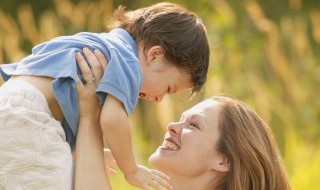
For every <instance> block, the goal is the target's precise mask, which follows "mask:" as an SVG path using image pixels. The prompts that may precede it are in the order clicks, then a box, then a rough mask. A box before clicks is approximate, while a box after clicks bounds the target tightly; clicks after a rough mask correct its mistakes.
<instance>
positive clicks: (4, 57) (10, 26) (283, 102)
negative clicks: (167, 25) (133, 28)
mask: <svg viewBox="0 0 320 190" xmlns="http://www.w3.org/2000/svg"><path fill="white" fill-rule="evenodd" d="M155 2H157V1H155V0H152V1H148V2H145V1H141V0H140V1H138V0H133V1H125V0H121V1H120V0H118V1H116V0H115V1H111V0H101V1H98V0H96V1H89V0H86V1H85V0H83V1H80V0H77V1H76V0H73V1H71V0H55V1H53V0H45V1H34V0H33V1H31V0H30V1H29V2H26V1H9V2H8V1H7V2H5V3H4V1H1V2H0V6H1V7H0V63H10V62H15V61H19V60H20V59H21V58H23V57H24V56H26V55H28V54H29V53H30V51H31V48H32V47H33V46H35V45H36V44H38V43H41V42H43V41H46V40H50V39H52V38H53V37H57V36H60V35H71V34H74V33H76V32H80V31H90V32H105V31H107V22H108V20H109V19H110V18H111V15H112V12H113V9H114V8H115V7H117V6H118V5H119V4H123V5H125V6H127V7H128V8H129V9H136V8H139V7H142V6H147V5H150V4H152V3H155ZM172 2H176V3H179V4H182V5H184V6H186V7H187V8H188V9H190V10H192V11H194V12H196V13H197V14H198V15H199V16H200V17H201V18H202V19H203V22H204V23H205V25H206V26H207V28H208V35H209V40H210V46H211V52H212V53H211V65H210V71H209V76H208V82H207V84H206V87H205V89H204V90H203V91H202V93H200V94H199V95H198V96H197V97H196V98H195V99H194V100H193V101H190V102H183V103H181V101H180V100H182V99H183V98H184V95H185V94H181V95H175V96H172V97H166V98H165V99H164V100H163V102H162V103H161V104H154V103H141V102H140V103H139V105H138V109H137V110H136V111H135V112H134V114H133V116H132V124H133V125H134V126H135V128H134V131H135V139H134V140H135V147H136V151H137V155H139V156H140V157H138V159H139V160H140V161H141V162H142V163H144V164H147V158H148V155H150V154H151V152H152V151H153V150H154V149H155V147H156V146H157V145H158V144H160V143H161V141H162V136H163V134H164V132H165V127H166V125H167V123H169V122H170V121H174V120H178V119H179V116H180V114H181V113H182V112H183V111H184V110H185V109H187V108H190V107H191V106H192V105H194V104H195V103H197V102H199V101H201V100H203V99H204V98H206V97H210V96H212V95H216V94H227V95H231V96H233V97H236V98H239V99H241V100H243V101H245V102H247V103H248V104H249V105H250V106H252V107H254V108H255V110H257V112H258V113H259V114H260V115H261V116H262V117H263V118H264V119H265V120H266V121H267V122H268V123H269V124H270V126H271V127H272V129H273V131H274V133H275V136H276V140H277V142H278V144H279V146H280V149H281V154H282V156H283V158H284V164H285V166H286V168H287V171H288V175H289V177H290V181H291V184H292V186H293V189H296V190H300V189H301V190H303V189H317V188H318V187H319V186H320V182H319V180H318V179H319V178H320V172H319V170H320V151H319V148H318V147H319V145H320V141H319V139H320V138H319V137H320V89H319V86H320V64H319V62H320V54H319V52H320V51H319V50H320V4H319V3H317V2H316V1H301V0H289V1H284V0H281V1H279V0H270V1H263V0H251V1H249V0H248V1H235V0H226V1H223V0H210V1H205V0H198V1H191V0H183V1H182V0H175V1H172ZM111 179H112V183H113V185H114V186H115V189H133V188H132V187H129V186H128V185H127V184H126V183H125V182H124V180H123V178H122V177H121V175H120V174H118V175H117V176H116V177H111Z"/></svg>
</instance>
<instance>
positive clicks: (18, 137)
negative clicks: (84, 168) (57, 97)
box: [0, 80, 72, 190]
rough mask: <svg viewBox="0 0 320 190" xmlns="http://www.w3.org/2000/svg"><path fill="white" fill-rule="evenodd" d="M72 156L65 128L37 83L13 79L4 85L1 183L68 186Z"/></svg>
mask: <svg viewBox="0 0 320 190" xmlns="http://www.w3.org/2000/svg"><path fill="white" fill-rule="evenodd" d="M71 185H72V156H71V151H70V147H69V145H68V143H67V142H66V140H65V134H64V131H63V129H62V127H61V125H60V123H59V122H58V121H56V120H55V119H54V118H53V117H52V116H51V113H50V111H49V108H48V105H47V103H46V100H45V98H44V96H43V95H42V94H41V93H40V92H39V91H38V90H37V89H36V88H35V87H33V86H31V85H30V84H28V83H25V82H21V81H17V80H16V81H9V82H8V83H5V84H4V85H3V86H2V87H1V88H0V187H1V186H3V187H4V188H5V189H8V190H16V189H46V190H47V189H48V190H51V189H66V190H70V189H71Z"/></svg>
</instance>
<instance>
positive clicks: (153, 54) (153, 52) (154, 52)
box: [147, 46, 164, 63]
mask: <svg viewBox="0 0 320 190" xmlns="http://www.w3.org/2000/svg"><path fill="white" fill-rule="evenodd" d="M160 56H164V50H163V48H162V47H161V46H152V47H151V48H150V49H149V50H148V52H147V62H148V63H151V62H152V61H153V60H154V59H156V58H157V57H160Z"/></svg>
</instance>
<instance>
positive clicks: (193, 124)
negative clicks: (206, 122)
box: [190, 123, 199, 129]
mask: <svg viewBox="0 0 320 190" xmlns="http://www.w3.org/2000/svg"><path fill="white" fill-rule="evenodd" d="M190 126H191V127H193V128H197V129H199V127H198V125H197V124H196V123H190Z"/></svg>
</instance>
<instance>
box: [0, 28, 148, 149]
mask: <svg viewBox="0 0 320 190" xmlns="http://www.w3.org/2000/svg"><path fill="white" fill-rule="evenodd" d="M84 47H88V48H89V49H91V50H95V49H99V50H100V51H101V52H102V53H103V54H104V55H105V56H106V57H107V59H108V62H109V64H108V67H107V70H106V71H105V72H104V75H103V77H102V79H101V83H100V85H99V86H98V87H97V90H96V93H97V96H98V97H99V100H100V105H101V106H102V105H103V103H104V101H105V99H106V96H107V94H111V95H112V96H114V97H116V98H117V99H118V100H119V101H121V102H122V103H123V105H124V107H125V110H126V112H127V114H128V116H129V115H130V114H131V112H132V111H133V109H134V108H135V106H136V104H137V101H138V94H139V91H140V88H141V84H142V72H141V68H140V64H139V60H138V48H137V44H136V42H135V41H134V39H133V38H132V37H131V36H130V35H129V33H127V32H126V31H125V30H123V29H114V30H112V31H111V32H109V33H101V34H96V33H88V32H82V33H78V34H76V35H73V36H61V37H57V38H55V39H53V40H51V41H48V42H45V43H42V44H40V45H37V46H35V47H34V48H33V49H32V54H31V55H29V56H27V57H25V58H24V59H22V60H21V61H20V62H19V63H12V64H6V65H1V66H0V74H1V76H2V78H3V79H4V80H5V81H6V80H8V79H9V78H10V77H11V76H12V75H33V76H46V77H51V78H54V79H55V80H53V82H52V88H53V91H54V95H55V97H56V99H57V101H58V103H59V105H60V107H61V109H62V112H63V114H64V117H65V120H64V121H63V123H62V126H63V129H64V130H65V133H66V136H67V141H68V142H69V144H70V146H71V148H72V149H74V147H75V142H76V135H77V128H78V122H79V108H78V94H77V90H76V85H77V77H78V76H79V78H80V79H82V76H81V72H80V70H79V68H78V66H77V63H76V59H75V57H76V53H77V52H82V48H84Z"/></svg>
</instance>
